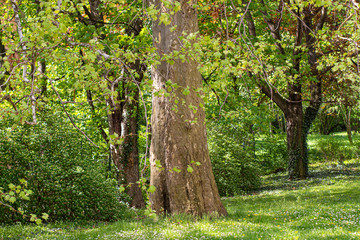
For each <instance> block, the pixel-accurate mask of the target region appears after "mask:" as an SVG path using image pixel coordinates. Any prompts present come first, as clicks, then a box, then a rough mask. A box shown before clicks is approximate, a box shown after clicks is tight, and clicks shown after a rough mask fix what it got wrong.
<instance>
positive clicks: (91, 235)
mask: <svg viewBox="0 0 360 240" xmlns="http://www.w3.org/2000/svg"><path fill="white" fill-rule="evenodd" d="M310 174H311V177H310V178H309V179H308V180H306V181H288V180H287V178H286V175H285V173H279V174H273V175H269V176H266V177H264V178H263V186H262V188H261V189H260V190H259V191H256V192H252V193H250V194H247V195H242V196H237V197H229V198H223V202H224V204H225V206H226V209H227V210H228V213H229V215H228V216H227V217H220V218H210V217H206V218H202V219H197V220H195V219H193V218H191V217H189V216H172V217H159V218H157V219H146V218H144V217H143V215H142V214H141V213H138V216H135V214H134V217H133V218H131V219H124V220H122V221H117V222H114V223H95V222H87V223H74V222H71V223H52V224H43V225H41V226H36V225H16V226H6V227H1V228H0V239H1V240H2V239H256V240H258V239H360V163H359V160H358V159H355V160H352V161H345V162H344V163H343V165H337V163H333V162H325V163H322V164H319V163H317V164H312V165H311V167H310Z"/></svg>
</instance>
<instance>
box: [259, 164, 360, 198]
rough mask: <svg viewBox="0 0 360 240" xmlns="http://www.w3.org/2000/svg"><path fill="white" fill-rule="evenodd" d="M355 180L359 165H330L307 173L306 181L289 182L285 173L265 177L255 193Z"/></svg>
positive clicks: (359, 176) (359, 170) (358, 173)
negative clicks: (333, 181)
mask: <svg viewBox="0 0 360 240" xmlns="http://www.w3.org/2000/svg"><path fill="white" fill-rule="evenodd" d="M338 178H342V179H356V178H360V163H349V164H343V165H336V164H331V165H328V166H327V168H324V167H323V168H314V169H312V170H310V171H309V178H308V179H306V180H295V181H289V180H288V176H287V175H286V173H280V174H273V175H270V176H266V177H265V178H264V179H263V180H264V184H263V185H262V186H261V187H260V188H259V190H258V191H256V192H263V191H269V190H295V189H298V188H300V187H306V186H316V185H320V184H324V183H325V184H331V180H334V179H338Z"/></svg>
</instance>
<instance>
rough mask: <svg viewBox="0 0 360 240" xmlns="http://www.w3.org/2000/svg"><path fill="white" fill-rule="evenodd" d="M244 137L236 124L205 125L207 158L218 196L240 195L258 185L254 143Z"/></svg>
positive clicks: (257, 166)
mask: <svg viewBox="0 0 360 240" xmlns="http://www.w3.org/2000/svg"><path fill="white" fill-rule="evenodd" d="M247 137H248V134H247V132H244V131H243V130H242V129H241V128H240V127H239V125H230V124H227V125H223V124H221V123H220V122H214V123H209V124H208V143H209V150H210V158H211V162H212V165H213V171H214V175H215V180H216V183H217V186H218V188H219V192H220V195H221V196H233V195H236V194H241V193H243V192H244V191H249V190H253V189H256V188H258V187H259V186H260V174H261V170H260V166H259V163H258V161H257V160H256V158H255V152H254V148H253V147H254V144H255V142H252V141H247ZM254 141H255V139H254Z"/></svg>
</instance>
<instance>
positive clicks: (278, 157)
mask: <svg viewBox="0 0 360 240" xmlns="http://www.w3.org/2000/svg"><path fill="white" fill-rule="evenodd" d="M256 150H257V151H256V154H257V158H258V159H259V161H260V162H261V168H262V170H263V172H264V173H267V174H268V173H272V172H277V171H279V170H285V169H287V164H288V155H287V143H286V136H285V134H272V135H268V136H264V137H262V138H261V139H259V140H258V141H257V145H256Z"/></svg>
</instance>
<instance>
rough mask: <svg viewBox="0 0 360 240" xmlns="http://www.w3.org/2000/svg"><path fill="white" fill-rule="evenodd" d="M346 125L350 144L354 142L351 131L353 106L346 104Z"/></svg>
mask: <svg viewBox="0 0 360 240" xmlns="http://www.w3.org/2000/svg"><path fill="white" fill-rule="evenodd" d="M344 119H345V125H346V133H347V136H348V139H349V142H350V144H353V140H352V133H351V107H349V106H345V118H344Z"/></svg>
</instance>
